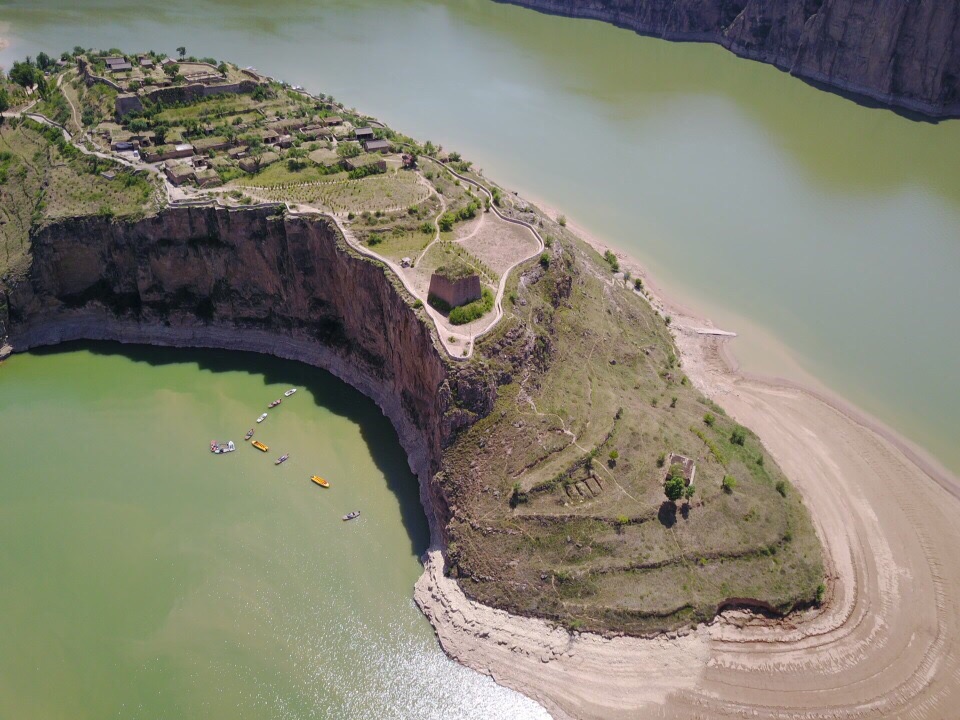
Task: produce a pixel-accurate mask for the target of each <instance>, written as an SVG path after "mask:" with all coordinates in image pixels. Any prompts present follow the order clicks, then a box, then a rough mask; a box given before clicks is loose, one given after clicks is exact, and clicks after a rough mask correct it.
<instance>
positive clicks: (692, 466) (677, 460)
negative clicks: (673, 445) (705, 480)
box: [667, 453, 697, 485]
mask: <svg viewBox="0 0 960 720" xmlns="http://www.w3.org/2000/svg"><path fill="white" fill-rule="evenodd" d="M674 465H679V466H680V470H681V472H682V473H683V483H684V485H692V484H693V480H694V478H695V477H696V476H697V465H696V463H694V462H693V460H692V459H691V458H688V457H687V456H686V455H679V454H677V453H670V457H669V458H667V467H668V468H669V469H672V468H673V466H674Z"/></svg>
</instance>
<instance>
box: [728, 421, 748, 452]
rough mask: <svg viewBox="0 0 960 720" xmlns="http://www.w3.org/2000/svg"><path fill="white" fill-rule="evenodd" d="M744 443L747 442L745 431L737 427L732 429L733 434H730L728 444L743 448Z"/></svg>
mask: <svg viewBox="0 0 960 720" xmlns="http://www.w3.org/2000/svg"><path fill="white" fill-rule="evenodd" d="M746 441H747V433H746V431H745V430H744V429H743V428H742V427H740V426H739V425H737V426H736V427H735V428H734V429H733V432H732V433H730V442H732V443H733V444H734V445H739V446H740V447H743V445H744V443H745V442H746Z"/></svg>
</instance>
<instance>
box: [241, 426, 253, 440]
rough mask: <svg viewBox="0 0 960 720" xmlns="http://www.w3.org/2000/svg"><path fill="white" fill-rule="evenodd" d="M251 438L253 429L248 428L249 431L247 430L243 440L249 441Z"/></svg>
mask: <svg viewBox="0 0 960 720" xmlns="http://www.w3.org/2000/svg"><path fill="white" fill-rule="evenodd" d="M252 437H253V428H250V429H249V430H247V434H246V435H244V436H243V439H244V440H249V439H250V438H252Z"/></svg>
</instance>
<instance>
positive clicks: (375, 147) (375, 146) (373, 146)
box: [363, 140, 390, 153]
mask: <svg viewBox="0 0 960 720" xmlns="http://www.w3.org/2000/svg"><path fill="white" fill-rule="evenodd" d="M363 149H364V150H366V151H367V152H368V153H369V152H378V153H388V152H390V143H389V142H388V141H386V140H367V141H366V142H365V143H364V144H363Z"/></svg>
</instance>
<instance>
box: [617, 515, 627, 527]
mask: <svg viewBox="0 0 960 720" xmlns="http://www.w3.org/2000/svg"><path fill="white" fill-rule="evenodd" d="M614 522H615V523H616V524H617V525H618V526H619V527H623V526H624V525H629V524H630V518H628V517H627V516H626V515H617V519H616V520H614Z"/></svg>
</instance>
